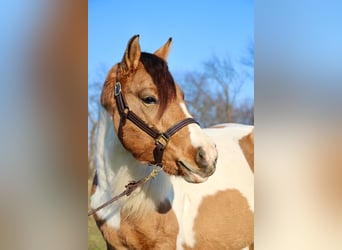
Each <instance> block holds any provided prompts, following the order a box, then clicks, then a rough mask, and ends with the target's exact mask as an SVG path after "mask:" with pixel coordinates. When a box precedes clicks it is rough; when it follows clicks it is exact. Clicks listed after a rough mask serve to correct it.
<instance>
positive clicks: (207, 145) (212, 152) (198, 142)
mask: <svg viewBox="0 0 342 250" xmlns="http://www.w3.org/2000/svg"><path fill="white" fill-rule="evenodd" d="M180 107H181V109H182V111H183V112H184V114H185V116H186V117H187V118H192V116H191V115H190V113H189V111H188V109H187V107H186V105H185V103H184V102H182V103H180ZM187 127H188V129H189V132H190V140H191V145H192V146H193V147H194V148H199V147H202V149H203V150H204V151H205V152H206V154H205V157H206V161H207V162H208V163H213V162H214V161H215V159H216V158H217V150H216V149H215V146H214V145H215V144H214V142H213V140H212V139H211V138H209V137H208V136H207V135H206V134H205V133H204V132H203V130H202V129H201V127H200V126H199V125H197V124H194V123H192V124H189V125H188V126H187Z"/></svg>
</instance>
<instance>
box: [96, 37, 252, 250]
mask: <svg viewBox="0 0 342 250" xmlns="http://www.w3.org/2000/svg"><path fill="white" fill-rule="evenodd" d="M171 42H172V41H171V39H169V40H168V41H167V42H166V43H165V44H164V45H163V46H162V47H161V48H159V49H158V50H157V51H155V52H154V54H150V53H145V52H141V49H140V45H139V36H138V35H136V36H134V37H133V38H131V40H130V41H129V42H128V45H127V48H126V51H125V53H124V56H123V59H122V61H121V62H120V63H117V64H115V65H114V66H113V67H112V68H111V70H110V71H109V73H108V75H107V78H106V81H105V84H104V86H103V89H102V95H101V104H102V107H101V111H100V116H99V127H98V134H97V144H96V163H97V164H96V174H95V176H94V181H93V187H92V194H91V208H92V209H95V208H97V207H99V206H100V205H102V204H103V203H105V202H107V201H108V200H110V199H111V198H112V197H113V196H115V195H117V194H119V193H120V192H122V190H124V189H125V186H126V185H127V184H128V183H129V182H131V181H132V180H140V179H144V178H146V176H148V174H149V173H150V172H151V171H152V170H153V169H154V168H155V167H158V168H161V169H162V171H160V172H159V174H158V175H157V176H156V177H154V178H153V179H151V180H149V181H147V182H146V183H144V185H141V186H139V187H138V188H137V189H135V190H134V191H133V192H132V194H130V195H129V196H124V197H122V198H121V199H119V200H117V201H116V202H114V203H111V204H110V205H108V206H106V207H104V208H102V209H101V210H99V211H97V212H96V213H95V214H94V218H95V221H96V223H97V226H98V227H99V229H100V231H101V233H102V235H103V238H104V240H105V242H106V244H107V249H243V248H248V247H250V248H253V242H254V240H253V238H254V237H253V234H254V223H253V218H254V215H253V210H254V197H253V188H254V187H253V186H254V178H253V172H252V170H251V169H252V166H251V161H250V160H248V159H250V157H251V154H250V153H251V149H252V148H253V147H251V145H252V144H251V142H250V140H246V138H247V139H248V138H249V137H250V134H251V132H252V126H246V125H237V124H223V125H220V126H217V127H213V128H208V129H201V128H200V126H199V125H198V124H197V122H196V121H195V120H194V119H193V118H192V117H191V115H190V113H189V112H188V109H187V106H186V103H185V101H184V94H183V92H182V90H181V88H180V87H179V85H178V84H176V83H175V82H174V80H173V77H172V75H171V74H170V72H169V70H168V66H167V63H166V59H167V56H168V54H169V51H170V46H171ZM253 140H254V139H253ZM253 143H254V141H253ZM246 149H247V151H246ZM246 152H247V154H246ZM253 152H254V151H252V153H253Z"/></svg>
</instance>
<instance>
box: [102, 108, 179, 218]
mask: <svg viewBox="0 0 342 250" xmlns="http://www.w3.org/2000/svg"><path fill="white" fill-rule="evenodd" d="M96 162H97V164H96V165H97V176H98V186H97V188H99V189H101V190H102V191H103V192H104V193H107V195H108V196H110V195H111V196H114V195H117V194H119V193H121V192H122V191H123V190H124V189H125V185H127V184H128V183H129V182H130V181H132V180H135V181H138V180H140V179H142V178H144V177H146V176H147V175H148V174H149V173H150V172H151V171H152V167H150V166H147V165H146V164H142V163H141V162H139V161H137V160H136V159H135V158H134V157H133V156H132V154H131V153H130V152H129V151H127V150H126V149H125V148H124V147H123V146H122V144H121V142H120V140H119V139H118V137H117V135H116V134H115V131H114V127H113V121H112V119H111V117H110V116H109V114H108V112H107V111H106V110H104V109H103V108H101V111H100V119H99V127H98V134H97V150H96ZM165 199H169V201H171V200H172V199H173V190H172V185H171V181H170V177H169V176H168V175H167V174H165V173H164V172H163V171H161V172H160V173H159V174H158V176H156V177H155V178H154V179H153V180H150V181H149V182H147V183H145V184H144V186H143V187H142V188H138V189H137V190H135V191H134V192H133V193H132V194H131V195H130V196H129V197H124V198H122V199H121V200H120V202H119V204H120V206H123V207H126V208H128V209H129V210H130V211H132V212H133V211H136V210H139V213H140V212H141V211H142V210H146V211H147V210H149V209H156V207H157V206H158V205H159V204H160V203H162V202H163V201H165Z"/></svg>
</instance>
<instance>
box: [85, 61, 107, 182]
mask: <svg viewBox="0 0 342 250" xmlns="http://www.w3.org/2000/svg"><path fill="white" fill-rule="evenodd" d="M106 72H107V68H106V67H105V66H104V65H101V66H100V67H99V70H98V72H97V76H96V78H98V79H101V80H100V81H91V82H90V83H88V176H89V178H91V177H92V176H93V172H94V169H95V139H96V131H97V126H98V113H99V107H100V93H101V89H102V85H103V82H102V80H104V79H105V75H106Z"/></svg>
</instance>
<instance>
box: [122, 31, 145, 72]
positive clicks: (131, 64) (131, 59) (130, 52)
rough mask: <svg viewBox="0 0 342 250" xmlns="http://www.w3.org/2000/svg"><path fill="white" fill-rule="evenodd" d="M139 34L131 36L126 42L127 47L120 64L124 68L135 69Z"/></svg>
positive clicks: (139, 51) (138, 58)
mask: <svg viewBox="0 0 342 250" xmlns="http://www.w3.org/2000/svg"><path fill="white" fill-rule="evenodd" d="M140 54H141V49H140V44H139V35H135V36H133V37H132V38H131V39H130V40H129V41H128V44H127V48H126V51H125V54H124V57H123V58H122V65H123V66H124V68H125V69H126V70H131V69H136V68H137V67H138V64H139V60H140Z"/></svg>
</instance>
